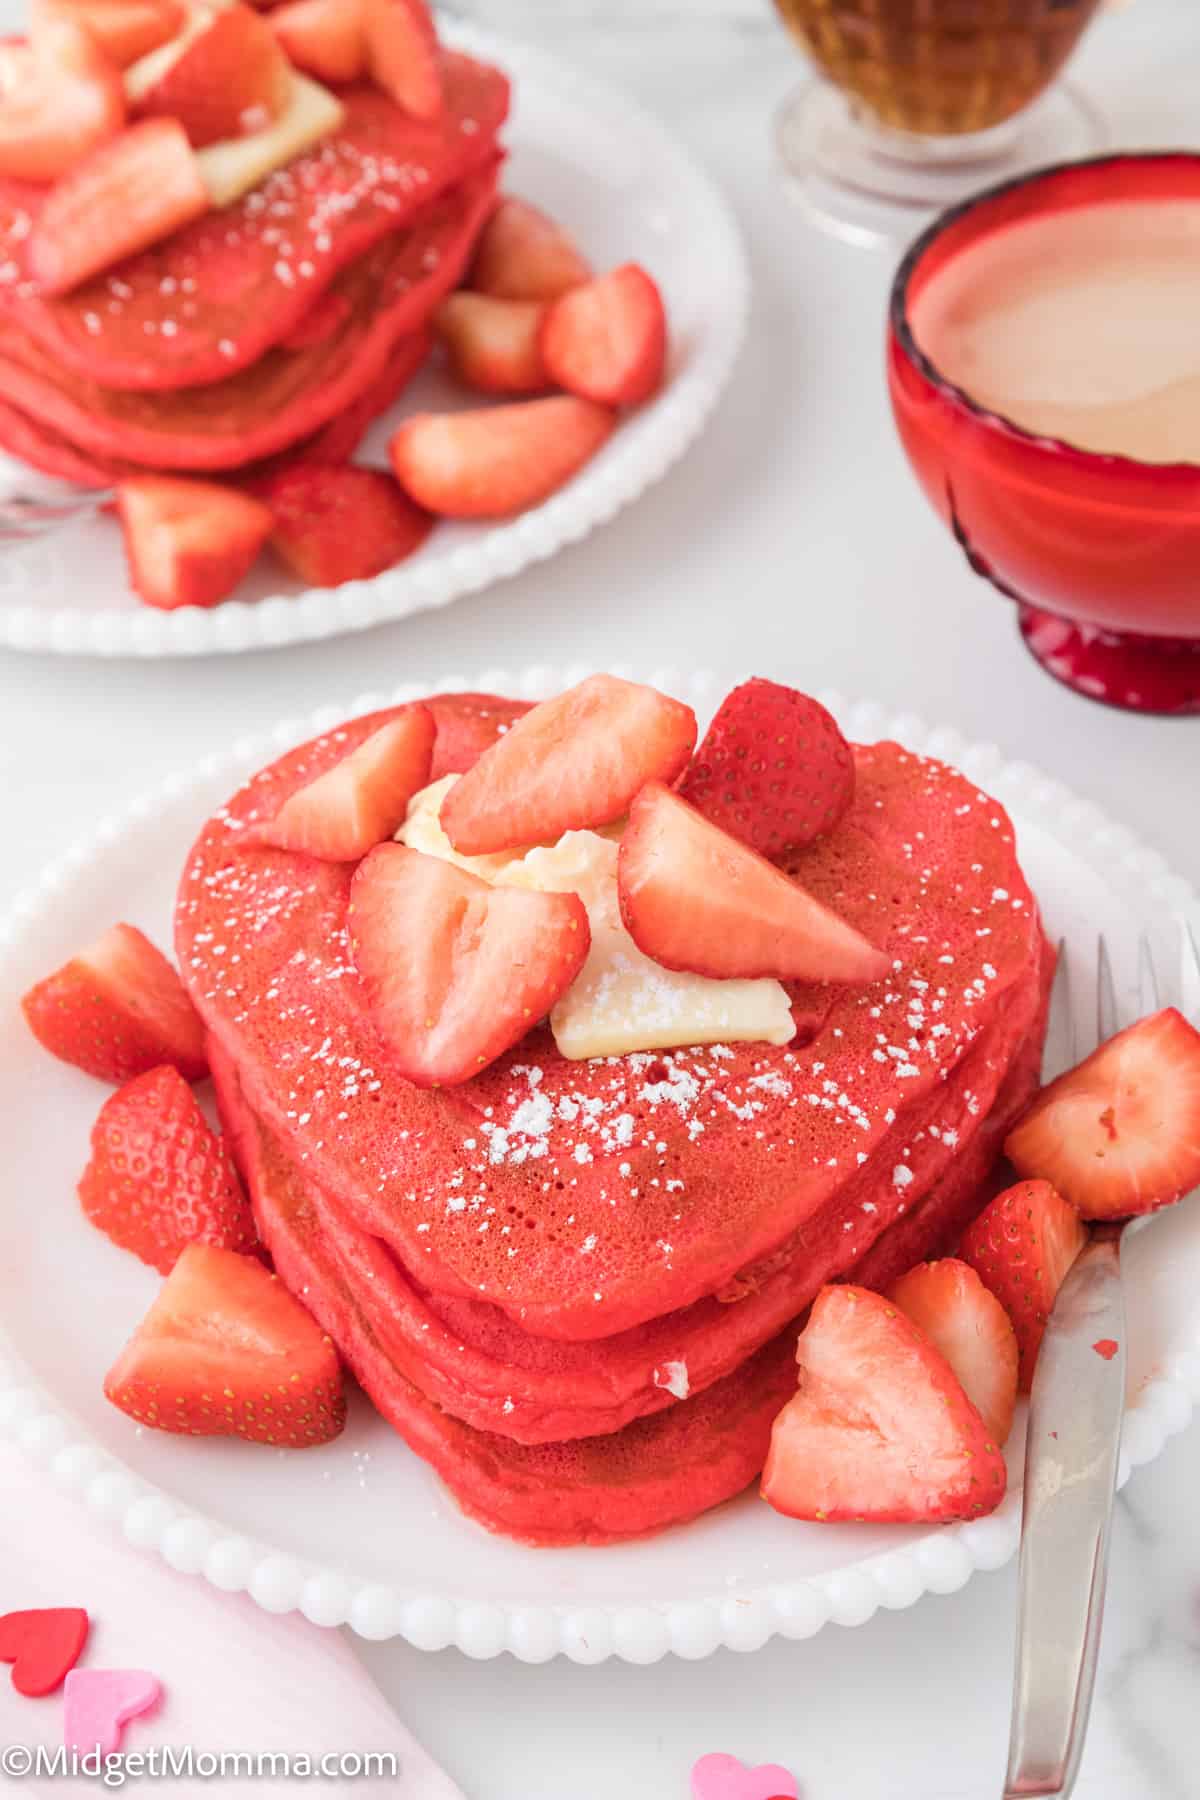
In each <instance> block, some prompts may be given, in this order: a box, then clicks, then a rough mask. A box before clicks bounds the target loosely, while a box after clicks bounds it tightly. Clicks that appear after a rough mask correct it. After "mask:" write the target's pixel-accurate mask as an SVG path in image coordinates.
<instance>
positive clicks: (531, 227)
mask: <svg viewBox="0 0 1200 1800" xmlns="http://www.w3.org/2000/svg"><path fill="white" fill-rule="evenodd" d="M591 274H592V270H591V265H590V263H589V262H588V261H587V259H586V257H584V256H583V254H582V253H581V252H580V250H579V249H578V248H577V246H576V245H575V244H574V243H572V241H571V239H570V238H569V237H568V236H567V234H566V232H565V231H564V230H563V228H562V226H561V225H556V224H555V222H554V220H553V219H549V218H547V217H546V214H545V213H544V212H539V211H538V209H537V207H536V206H530V204H529V202H528V201H527V200H518V199H516V198H515V197H514V196H512V195H506V196H505V197H504V198H503V199H501V200H500V201H499V202H498V204H497V206H496V210H495V212H494V213H493V214H492V216H491V218H490V219H489V220H488V222H487V224H486V225H485V226H484V229H483V232H482V234H481V235H480V239H479V244H478V247H477V249H476V251H475V261H474V263H473V264H472V266H471V273H470V276H469V278H468V281H467V286H468V287H470V288H473V289H474V290H475V292H476V293H479V294H491V295H493V296H494V298H495V299H497V300H547V301H548V300H557V299H559V298H560V296H561V295H563V294H567V293H569V292H570V291H571V289H572V288H577V287H580V286H581V285H582V284H583V283H584V282H585V281H589V280H590V279H591Z"/></svg>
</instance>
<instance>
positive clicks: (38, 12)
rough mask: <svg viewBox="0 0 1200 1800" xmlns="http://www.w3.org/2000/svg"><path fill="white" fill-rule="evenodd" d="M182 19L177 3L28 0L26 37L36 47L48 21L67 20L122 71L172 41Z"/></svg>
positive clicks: (168, 0)
mask: <svg viewBox="0 0 1200 1800" xmlns="http://www.w3.org/2000/svg"><path fill="white" fill-rule="evenodd" d="M184 17H185V12H184V8H183V6H182V5H180V4H179V0H31V4H30V8H29V34H30V37H31V38H32V39H33V40H34V42H35V43H36V42H37V41H38V39H39V38H40V37H41V35H42V32H43V30H44V28H45V27H46V25H48V24H49V23H50V22H51V21H52V20H55V19H67V20H69V21H70V22H71V23H72V24H73V25H81V26H82V27H83V29H84V30H85V31H86V32H88V34H89V35H90V36H91V37H92V38H93V39H94V40H95V41H96V43H97V44H99V46H100V48H101V49H102V50H103V51H104V54H105V55H106V56H108V57H111V59H112V61H113V62H115V63H116V65H117V67H118V68H119V69H126V68H128V67H129V64H130V63H133V62H137V60H138V58H139V57H142V56H146V55H148V54H149V52H150V51H151V50H157V49H158V47H159V45H160V44H165V43H167V42H168V40H169V39H171V38H173V37H174V36H175V34H176V32H177V31H179V29H180V28H181V26H182V25H183V22H184Z"/></svg>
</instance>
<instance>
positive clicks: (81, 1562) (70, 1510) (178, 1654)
mask: <svg viewBox="0 0 1200 1800" xmlns="http://www.w3.org/2000/svg"><path fill="white" fill-rule="evenodd" d="M44 1606H82V1607H85V1608H86V1609H87V1611H88V1612H89V1613H90V1615H91V1620H92V1628H91V1633H90V1636H89V1638H88V1641H87V1644H86V1645H85V1647H84V1651H83V1655H82V1657H81V1659H80V1663H79V1665H78V1666H79V1667H80V1668H93V1669H102V1668H109V1669H113V1668H125V1669H149V1670H150V1671H151V1672H152V1673H153V1674H154V1675H156V1676H157V1677H158V1678H159V1680H160V1681H161V1683H162V1688H163V1695H162V1699H161V1701H160V1703H159V1705H158V1706H157V1707H156V1708H155V1710H154V1711H153V1712H151V1713H147V1714H145V1715H144V1716H142V1717H141V1718H137V1719H133V1720H131V1721H130V1722H129V1724H128V1725H126V1727H125V1732H124V1737H123V1739H122V1745H121V1748H122V1749H123V1750H125V1751H143V1750H147V1749H149V1748H150V1746H151V1745H168V1744H169V1745H172V1746H175V1747H179V1746H183V1745H191V1746H192V1747H193V1748H194V1750H196V1751H209V1752H218V1753H219V1752H221V1751H238V1750H241V1751H249V1752H251V1753H254V1752H259V1751H281V1752H288V1753H291V1754H293V1755H294V1754H295V1753H297V1752H301V1751H303V1752H307V1753H308V1754H309V1755H311V1756H312V1758H313V1761H314V1764H315V1763H316V1762H317V1760H318V1759H319V1757H320V1756H321V1755H323V1754H324V1753H326V1752H338V1751H349V1752H355V1751H358V1752H362V1751H367V1750H372V1751H384V1752H394V1753H395V1755H396V1758H397V1761H398V1765H399V1773H398V1776H397V1777H396V1778H395V1779H393V1777H392V1776H391V1775H390V1774H389V1775H386V1776H379V1777H375V1776H364V1777H362V1778H360V1779H354V1780H351V1779H347V1778H345V1777H330V1778H326V1777H323V1776H314V1777H313V1778H312V1779H311V1780H307V1781H303V1782H300V1783H298V1788H297V1791H302V1792H304V1793H306V1794H309V1793H311V1794H318V1795H328V1794H345V1795H347V1796H348V1795H351V1794H353V1795H355V1796H357V1800H377V1797H379V1796H382V1795H384V1794H386V1795H388V1796H389V1800H463V1796H462V1793H461V1791H460V1789H459V1788H457V1787H456V1786H455V1785H454V1783H453V1782H452V1781H451V1780H450V1779H449V1777H448V1776H446V1775H444V1774H443V1773H442V1771H441V1770H440V1769H439V1768H437V1767H436V1765H435V1764H434V1763H433V1762H432V1761H431V1760H430V1758H429V1757H428V1756H427V1754H426V1753H425V1751H424V1750H422V1749H421V1747H420V1745H419V1744H418V1743H417V1742H416V1741H415V1740H414V1739H413V1738H412V1737H411V1736H410V1735H409V1733H408V1732H407V1731H406V1730H405V1728H404V1726H403V1725H401V1723H400V1722H399V1720H398V1719H397V1718H396V1716H395V1714H394V1713H393V1712H392V1710H391V1708H390V1707H389V1706H388V1704H387V1702H386V1701H385V1700H384V1698H383V1696H382V1695H381V1694H380V1692H379V1690H378V1689H377V1688H376V1687H375V1685H374V1683H373V1682H372V1681H371V1679H370V1677H369V1676H368V1675H367V1673H366V1671H365V1670H364V1669H363V1667H362V1665H361V1664H360V1663H359V1661H358V1659H357V1657H356V1656H355V1655H354V1653H353V1651H352V1650H351V1648H350V1646H349V1644H348V1643H347V1642H346V1641H345V1640H344V1639H343V1638H342V1636H341V1635H340V1633H338V1632H336V1631H327V1630H323V1629H321V1627H319V1626H316V1625H310V1624H309V1622H308V1620H307V1619H305V1618H303V1617H301V1616H300V1615H299V1614H298V1613H292V1614H288V1615H286V1616H284V1617H282V1618H276V1617H272V1616H270V1615H268V1614H267V1613H264V1612H262V1611H260V1610H259V1608H258V1607H256V1606H255V1605H254V1603H253V1602H252V1601H251V1600H249V1599H247V1598H246V1596H245V1595H244V1594H223V1593H220V1592H218V1590H217V1589H215V1588H212V1587H209V1586H208V1584H207V1583H206V1582H204V1581H202V1580H200V1579H198V1578H196V1577H193V1576H185V1575H178V1574H176V1573H175V1571H174V1570H173V1569H170V1568H168V1567H167V1566H166V1564H165V1563H162V1562H159V1561H158V1560H157V1559H156V1558H154V1557H151V1556H147V1555H144V1554H142V1553H140V1552H138V1551H136V1550H133V1549H131V1548H130V1547H129V1546H128V1545H127V1544H126V1543H125V1542H124V1540H123V1539H122V1538H121V1537H119V1536H118V1535H117V1534H116V1533H115V1532H109V1531H107V1530H106V1529H105V1527H104V1526H102V1525H98V1524H96V1523H95V1522H94V1521H93V1520H92V1519H90V1518H89V1517H88V1515H87V1513H86V1512H85V1511H84V1510H83V1509H82V1507H80V1506H79V1504H78V1503H77V1502H76V1501H75V1500H73V1499H72V1498H71V1497H70V1496H68V1495H65V1494H63V1493H60V1492H59V1490H58V1489H57V1488H56V1487H55V1486H54V1484H53V1481H52V1480H51V1478H50V1477H49V1476H48V1475H46V1474H45V1473H44V1472H43V1471H42V1470H40V1469H35V1468H33V1467H32V1466H31V1465H30V1464H28V1463H27V1462H26V1461H25V1459H24V1458H23V1457H22V1455H21V1453H20V1452H19V1451H17V1450H15V1449H14V1448H13V1447H12V1446H11V1445H8V1444H2V1443H0V1614H3V1613H6V1612H17V1611H23V1610H25V1609H26V1608H31V1607H44ZM9 1676H10V1670H9V1668H8V1667H7V1666H6V1665H3V1664H0V1749H2V1748H3V1747H4V1746H6V1745H11V1744H22V1745H38V1744H43V1745H45V1746H46V1747H47V1748H48V1749H51V1750H53V1749H56V1748H57V1747H58V1746H59V1745H61V1743H62V1741H63V1700H62V1692H61V1690H60V1691H59V1692H58V1693H57V1694H51V1695H48V1696H47V1697H46V1698H45V1699H39V1700H29V1699H25V1698H24V1697H23V1696H22V1695H20V1694H18V1693H16V1692H15V1690H14V1689H13V1687H12V1684H11V1681H10V1679H9ZM201 1766H203V1765H201ZM0 1787H2V1788H3V1789H4V1791H5V1792H6V1793H8V1792H11V1793H12V1794H13V1796H14V1800H18V1796H21V1797H24V1800H65V1797H66V1796H69V1795H82V1794H84V1793H87V1794H91V1795H96V1794H97V1793H105V1792H109V1791H112V1790H111V1789H106V1788H105V1787H104V1786H103V1784H102V1782H101V1781H98V1780H91V1779H87V1778H86V1777H80V1778H78V1779H76V1780H70V1779H56V1778H53V1777H45V1776H42V1777H39V1776H37V1775H35V1774H31V1775H30V1776H28V1777H27V1778H26V1779H24V1780H21V1781H14V1780H11V1778H0ZM129 1788H130V1790H134V1789H136V1791H139V1792H141V1793H143V1794H146V1795H149V1794H151V1793H153V1792H154V1791H155V1790H156V1789H157V1790H158V1791H160V1792H161V1793H163V1794H164V1795H165V1794H168V1793H169V1794H170V1795H171V1796H172V1800H211V1797H212V1795H213V1793H214V1791H216V1790H217V1789H219V1790H220V1791H221V1792H222V1793H224V1792H226V1791H228V1792H230V1793H231V1794H236V1795H237V1796H239V1800H240V1796H242V1795H245V1796H247V1800H259V1796H261V1797H262V1800H267V1797H268V1796H272V1797H273V1800H277V1797H278V1795H279V1794H280V1793H281V1792H282V1791H284V1789H283V1784H281V1783H280V1782H278V1781H272V1780H270V1779H269V1778H267V1777H263V1778H257V1777H253V1776H250V1777H241V1776H236V1777H235V1776H234V1775H230V1776H229V1777H228V1778H227V1781H221V1780H215V1781H214V1780H207V1781H206V1780H203V1779H199V1778H196V1777H192V1778H179V1777H176V1776H173V1775H167V1776H165V1777H164V1778H163V1779H162V1780H161V1782H159V1781H154V1782H151V1781H148V1780H143V1781H140V1782H135V1781H134V1780H132V1779H131V1780H130V1782H129Z"/></svg>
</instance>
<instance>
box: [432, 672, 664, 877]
mask: <svg viewBox="0 0 1200 1800" xmlns="http://www.w3.org/2000/svg"><path fill="white" fill-rule="evenodd" d="M695 742H696V715H695V713H694V712H693V711H692V709H691V707H690V706H684V705H683V704H682V702H681V701H679V700H672V699H670V698H669V697H668V696H667V695H666V694H660V693H659V692H658V690H657V688H652V687H643V686H642V685H641V683H640V682H636V681H620V680H618V678H617V677H616V676H615V675H589V676H588V678H587V680H586V681H581V682H580V683H579V685H578V687H573V688H568V689H567V691H566V693H565V694H556V695H555V697H554V698H553V699H552V700H543V701H542V703H541V705H540V706H535V707H534V709H533V711H532V712H530V713H527V714H526V715H525V717H524V718H523V719H521V720H519V721H518V723H517V724H515V725H514V726H513V727H512V729H511V730H510V731H508V732H506V733H505V735H504V737H503V738H502V739H501V740H500V742H499V743H498V744H495V745H494V746H493V747H492V749H490V750H488V751H486V752H485V754H484V755H483V756H481V757H480V758H479V761H478V762H477V763H476V764H475V766H474V768H473V769H472V770H471V771H470V772H469V773H468V774H466V775H464V776H463V778H462V780H461V781H460V782H458V783H457V784H456V785H455V786H454V787H453V788H452V789H451V790H450V793H449V794H448V795H447V796H446V800H445V803H444V804H443V806H442V812H441V822H442V829H443V830H444V831H445V832H446V834H447V836H448V837H449V839H450V842H451V843H452V844H453V845H454V848H455V849H456V850H458V851H460V852H461V853H462V854H463V855H464V856H482V855H486V854H487V853H489V852H490V851H493V850H511V849H514V848H517V847H519V846H520V845H522V844H547V843H554V842H555V841H556V840H557V839H558V838H560V837H561V836H562V834H563V832H564V831H578V830H582V829H584V828H585V827H587V826H589V825H608V824H610V823H611V822H612V821H613V820H614V819H619V818H621V817H622V815H623V814H624V813H625V812H626V811H627V810H628V808H629V803H630V801H631V800H632V799H633V797H634V795H635V794H636V793H637V791H638V789H639V788H641V787H642V786H644V784H645V783H646V782H647V781H655V780H658V781H674V780H675V778H676V776H677V775H678V774H679V771H680V770H681V769H682V768H685V767H686V765H687V760H688V757H689V756H690V755H691V752H692V746H693V745H694V744H695Z"/></svg>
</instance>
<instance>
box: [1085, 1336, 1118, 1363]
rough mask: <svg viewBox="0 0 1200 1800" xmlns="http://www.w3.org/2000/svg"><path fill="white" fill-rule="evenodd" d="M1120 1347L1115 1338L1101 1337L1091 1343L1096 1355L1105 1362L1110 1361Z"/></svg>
mask: <svg viewBox="0 0 1200 1800" xmlns="http://www.w3.org/2000/svg"><path fill="white" fill-rule="evenodd" d="M1120 1348H1121V1346H1120V1344H1118V1342H1117V1340H1116V1338H1101V1339H1100V1340H1099V1341H1098V1342H1097V1343H1095V1344H1093V1345H1092V1349H1093V1350H1094V1351H1095V1352H1096V1355H1097V1356H1102V1357H1103V1358H1104V1360H1105V1362H1111V1361H1112V1359H1113V1357H1114V1356H1115V1355H1116V1354H1117V1351H1118V1350H1119V1349H1120Z"/></svg>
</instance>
